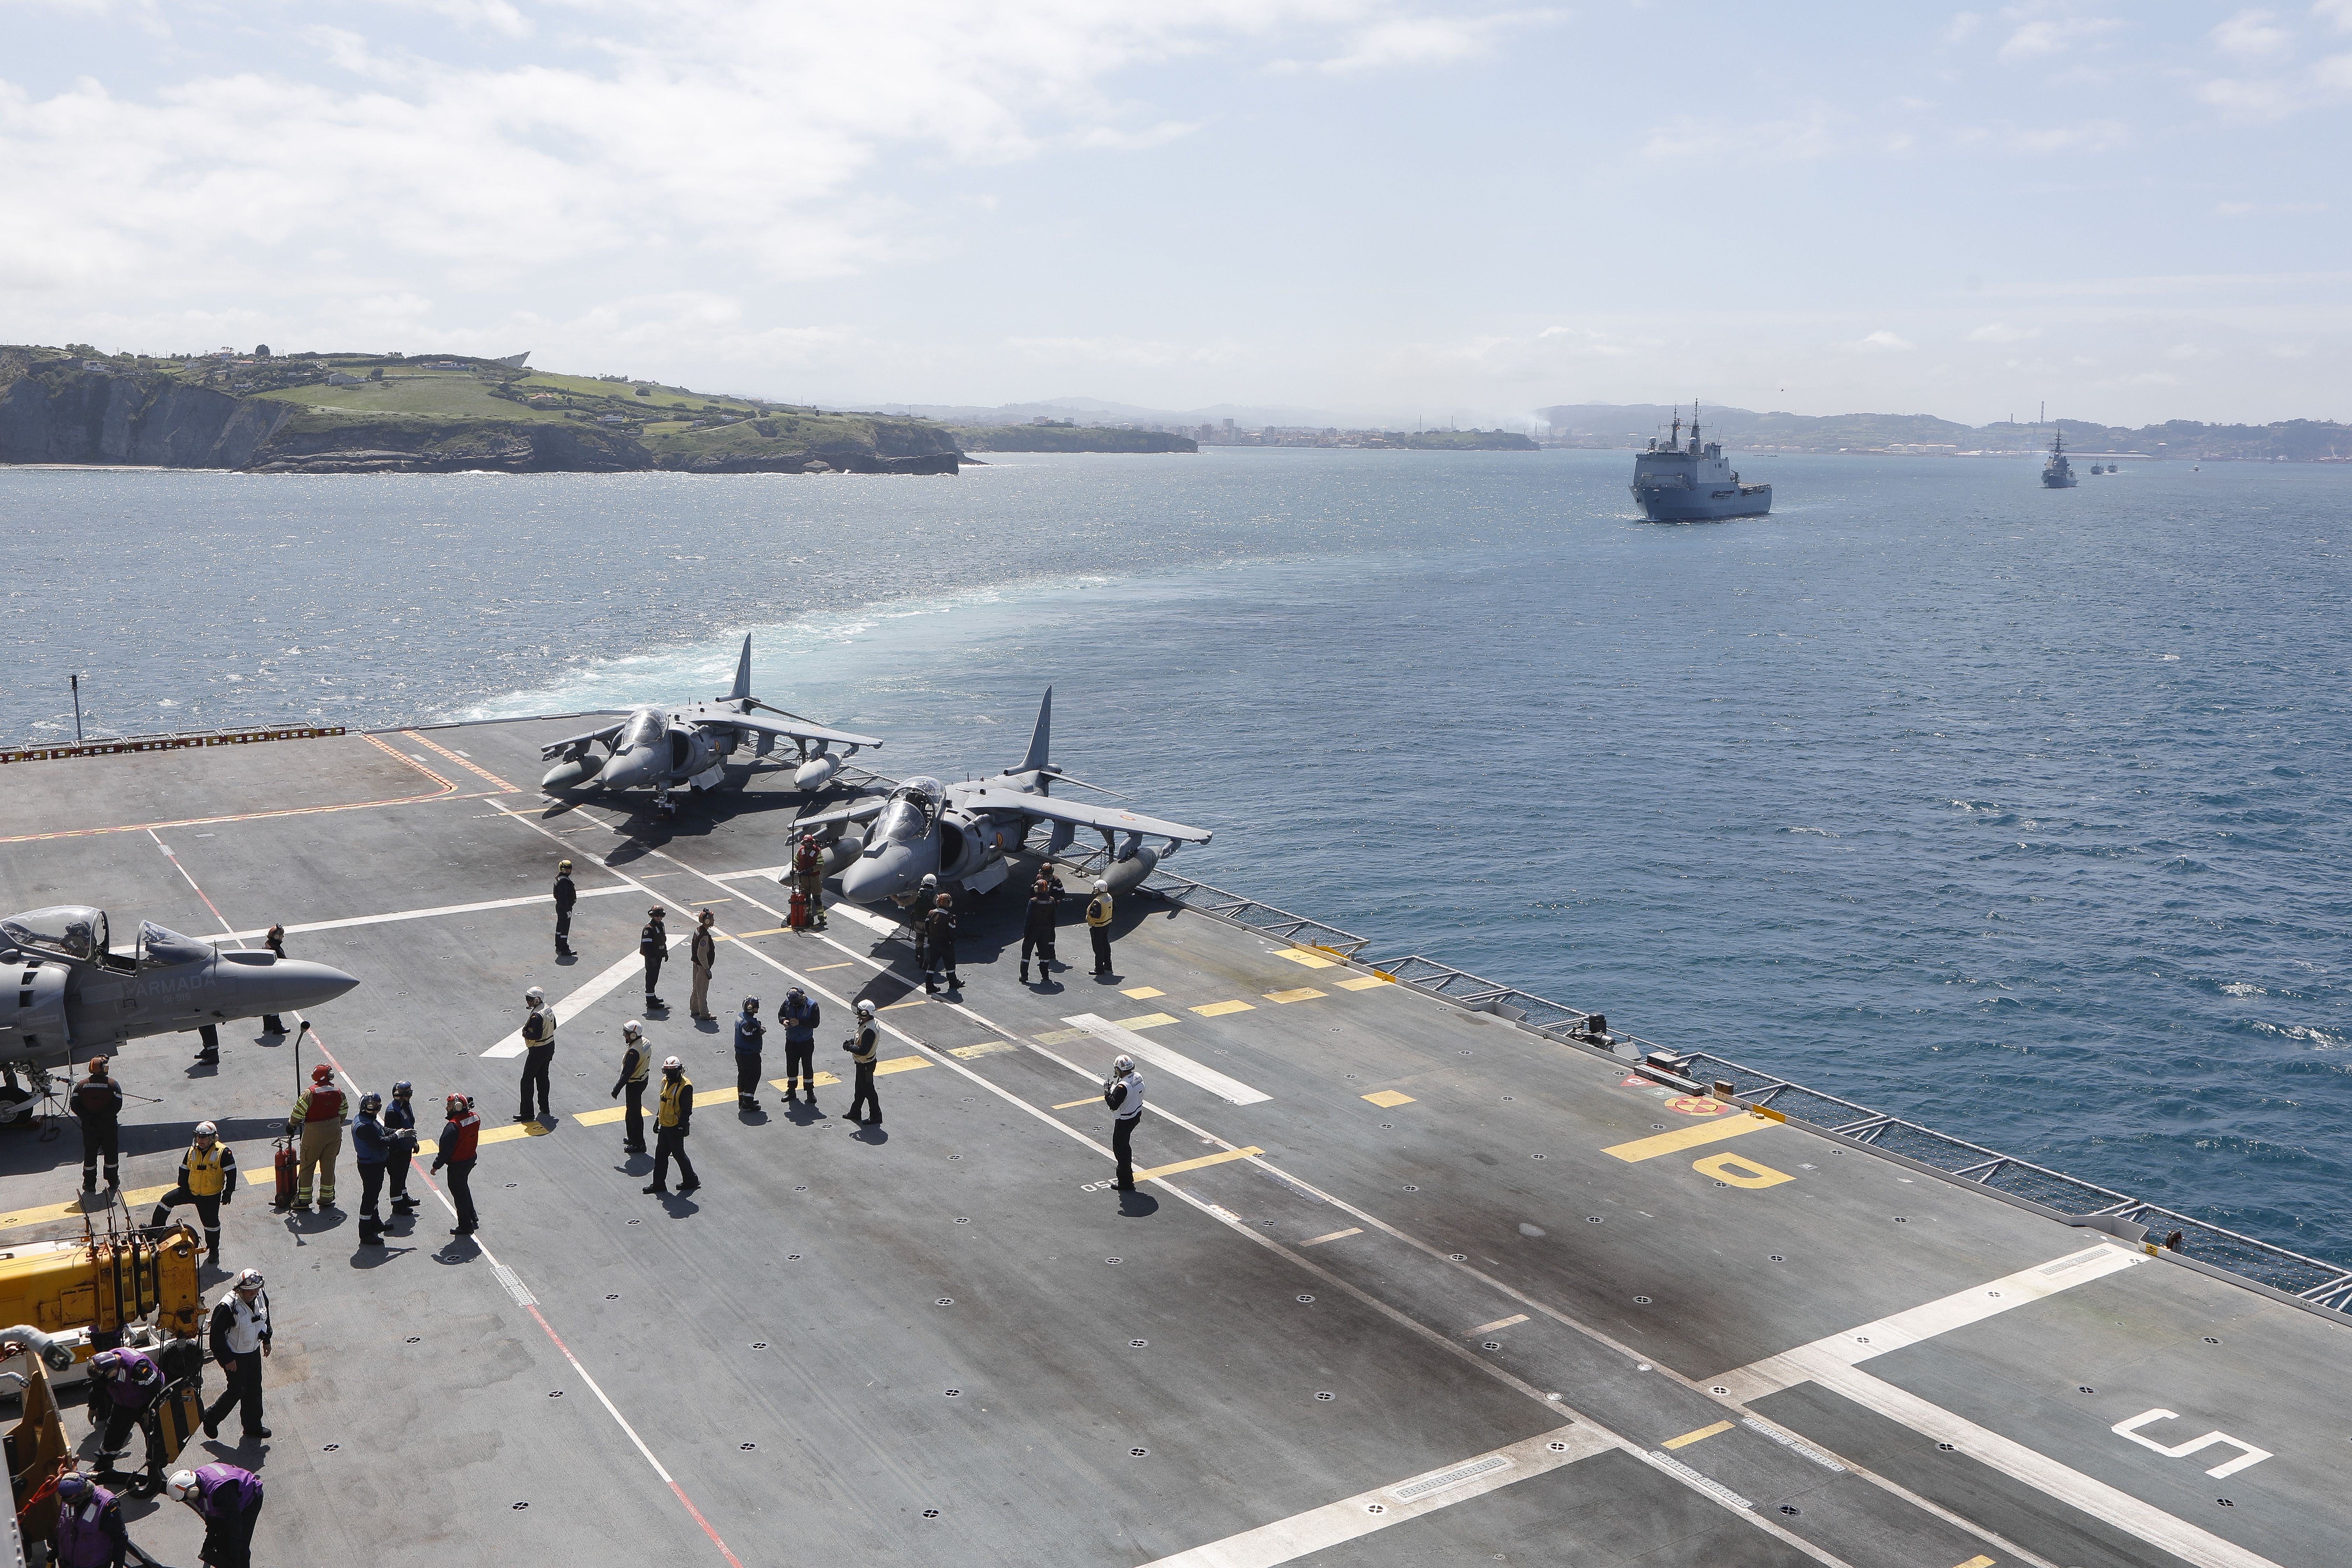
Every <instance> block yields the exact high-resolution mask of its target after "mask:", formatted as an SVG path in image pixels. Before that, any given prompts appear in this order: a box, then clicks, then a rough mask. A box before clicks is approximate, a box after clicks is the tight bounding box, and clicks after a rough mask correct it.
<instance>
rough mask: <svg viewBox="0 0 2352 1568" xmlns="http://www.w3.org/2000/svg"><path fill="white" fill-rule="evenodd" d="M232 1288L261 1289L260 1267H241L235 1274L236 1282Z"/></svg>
mask: <svg viewBox="0 0 2352 1568" xmlns="http://www.w3.org/2000/svg"><path fill="white" fill-rule="evenodd" d="M232 1289H238V1290H258V1289H261V1270H260V1269H258V1268H247V1269H243V1270H241V1271H240V1272H239V1273H238V1274H237V1277H236V1285H235V1286H234V1287H232Z"/></svg>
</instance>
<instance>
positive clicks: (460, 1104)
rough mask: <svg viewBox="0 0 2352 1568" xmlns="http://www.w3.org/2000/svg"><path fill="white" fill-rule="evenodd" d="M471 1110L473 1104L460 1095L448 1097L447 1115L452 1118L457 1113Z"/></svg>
mask: <svg viewBox="0 0 2352 1568" xmlns="http://www.w3.org/2000/svg"><path fill="white" fill-rule="evenodd" d="M473 1108H474V1102H473V1101H472V1100H468V1099H467V1098H466V1097H465V1096H464V1095H462V1094H453V1095H451V1096H450V1097H449V1114H450V1115H452V1116H455V1115H457V1113H458V1112H459V1111H463V1110H472V1109H473Z"/></svg>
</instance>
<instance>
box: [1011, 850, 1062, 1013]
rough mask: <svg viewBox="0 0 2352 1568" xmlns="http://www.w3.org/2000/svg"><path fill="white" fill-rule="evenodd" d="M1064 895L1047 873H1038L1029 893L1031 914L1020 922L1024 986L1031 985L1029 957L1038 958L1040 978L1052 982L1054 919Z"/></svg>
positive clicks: (1038, 974)
mask: <svg viewBox="0 0 2352 1568" xmlns="http://www.w3.org/2000/svg"><path fill="white" fill-rule="evenodd" d="M1061 901H1062V899H1061V893H1060V891H1059V889H1056V888H1055V886H1054V884H1053V882H1052V881H1051V880H1049V879H1047V877H1046V876H1045V873H1044V872H1043V871H1040V872H1038V873H1037V880H1036V882H1035V884H1034V886H1032V887H1031V888H1030V889H1029V912H1028V914H1027V916H1026V917H1025V918H1024V920H1023V921H1022V922H1021V983H1022V984H1024V985H1026V984H1029V955H1030V953H1032V952H1034V953H1035V954H1036V955H1037V978H1038V980H1039V981H1040V982H1043V981H1045V980H1049V979H1051V978H1052V977H1053V973H1054V917H1055V914H1056V913H1057V912H1058V910H1059V906H1060V904H1061Z"/></svg>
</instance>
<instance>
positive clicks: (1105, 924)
mask: <svg viewBox="0 0 2352 1568" xmlns="http://www.w3.org/2000/svg"><path fill="white" fill-rule="evenodd" d="M1110 921H1111V902H1110V895H1109V894H1108V893H1097V894H1096V895H1095V896H1094V898H1093V899H1092V900H1090V901H1089V902H1088V903H1087V935H1088V936H1089V937H1092V938H1093V939H1094V944H1095V973H1097V974H1108V973H1110Z"/></svg>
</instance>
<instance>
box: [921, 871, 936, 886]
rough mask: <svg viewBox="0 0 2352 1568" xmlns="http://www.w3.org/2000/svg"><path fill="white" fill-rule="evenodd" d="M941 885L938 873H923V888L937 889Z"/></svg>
mask: <svg viewBox="0 0 2352 1568" xmlns="http://www.w3.org/2000/svg"><path fill="white" fill-rule="evenodd" d="M939 885H940V879H939V874H938V873H937V872H933V871H926V872H924V873H923V886H925V887H926V888H936V887H938V886H939Z"/></svg>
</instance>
